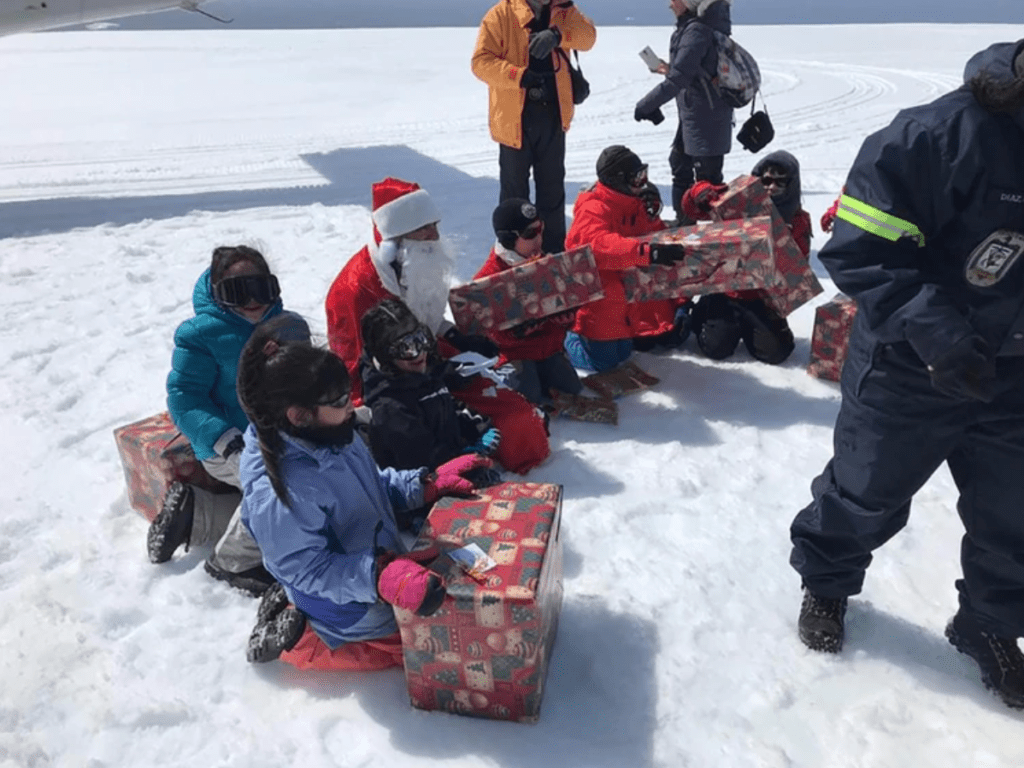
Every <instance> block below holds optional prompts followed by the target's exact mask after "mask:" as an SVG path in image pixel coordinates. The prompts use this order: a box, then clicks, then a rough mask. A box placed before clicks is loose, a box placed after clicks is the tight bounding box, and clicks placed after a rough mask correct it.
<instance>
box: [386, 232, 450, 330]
mask: <svg viewBox="0 0 1024 768" xmlns="http://www.w3.org/2000/svg"><path fill="white" fill-rule="evenodd" d="M398 264H399V265H400V266H401V268H402V276H401V278H400V279H399V281H398V282H399V285H400V286H401V287H402V300H403V301H404V302H405V303H406V306H408V307H409V309H410V310H412V313H413V314H414V315H416V319H417V320H419V321H420V322H421V323H423V324H424V325H425V326H427V327H428V328H429V329H430V330H431V332H432V333H435V334H436V333H437V331H438V329H439V328H440V327H441V321H442V320H444V311H445V307H447V306H448V290H449V289H450V288H451V282H452V272H453V268H454V264H455V258H454V256H453V255H452V250H451V247H450V246H449V245H448V243H447V242H446V241H445V240H443V239H442V240H403V241H402V245H401V246H400V247H399V248H398Z"/></svg>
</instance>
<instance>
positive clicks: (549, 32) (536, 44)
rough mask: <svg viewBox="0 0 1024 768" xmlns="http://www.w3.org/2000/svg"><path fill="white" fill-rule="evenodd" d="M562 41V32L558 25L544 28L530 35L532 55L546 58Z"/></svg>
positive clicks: (536, 57)
mask: <svg viewBox="0 0 1024 768" xmlns="http://www.w3.org/2000/svg"><path fill="white" fill-rule="evenodd" d="M561 42H562V33H561V32H559V31H558V28H557V27H549V28H548V29H542V30H541V31H540V32H534V33H533V34H532V35H530V56H531V58H534V59H546V58H547V57H548V56H550V55H551V52H552V51H553V50H555V48H557V47H558V45H559V44H560V43H561Z"/></svg>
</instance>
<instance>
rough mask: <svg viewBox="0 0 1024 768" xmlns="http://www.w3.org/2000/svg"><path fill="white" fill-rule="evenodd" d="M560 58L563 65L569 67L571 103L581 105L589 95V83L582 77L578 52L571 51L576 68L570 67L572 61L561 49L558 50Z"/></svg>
mask: <svg viewBox="0 0 1024 768" xmlns="http://www.w3.org/2000/svg"><path fill="white" fill-rule="evenodd" d="M558 52H559V53H560V54H561V56H562V58H563V59H565V63H566V64H568V65H569V77H570V78H571V80H572V103H573V104H582V103H583V102H584V101H586V100H587V97H588V96H589V95H590V83H588V82H587V78H585V77H584V76H583V67H581V66H580V54H579V51H573V52H572V53H573V55H574V56H575V57H576V66H575V67H574V66H573V65H572V61H570V60H569V55H568V54H567V53H566V52H565V51H563V50H562V49H561V48H559V49H558Z"/></svg>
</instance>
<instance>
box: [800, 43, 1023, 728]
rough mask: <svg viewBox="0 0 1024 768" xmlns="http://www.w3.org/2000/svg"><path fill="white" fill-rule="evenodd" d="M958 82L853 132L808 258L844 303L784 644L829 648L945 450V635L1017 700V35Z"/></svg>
mask: <svg viewBox="0 0 1024 768" xmlns="http://www.w3.org/2000/svg"><path fill="white" fill-rule="evenodd" d="M964 80H965V85H964V86H963V87H961V88H959V89H958V90H956V91H953V92H952V93H949V94H946V95H945V96H942V97H940V98H939V99H937V100H935V101H933V102H932V103H930V104H925V105H922V106H918V107H914V108H911V109H907V110H904V111H902V112H900V113H899V114H898V115H897V116H896V118H895V119H894V120H893V122H892V123H891V124H890V125H889V126H888V127H886V128H883V129H882V130H880V131H879V132H877V133H875V134H873V135H872V136H869V137H868V138H867V139H866V140H865V142H864V145H863V146H862V148H861V150H860V153H859V155H858V156H857V159H856V161H855V162H854V165H853V167H852V169H851V171H850V174H849V177H848V179H847V182H846V186H845V192H844V194H843V195H842V197H841V198H840V202H839V206H838V211H837V218H836V221H835V228H834V233H833V235H832V238H831V240H830V241H829V243H828V244H827V245H826V246H825V247H824V248H823V249H822V250H821V252H820V254H819V256H820V259H821V262H822V264H824V265H825V267H826V268H827V269H828V271H829V273H830V274H831V275H832V277H833V278H834V280H835V283H836V286H837V287H838V288H839V289H840V290H842V291H844V292H845V293H847V294H848V295H850V296H852V297H853V298H855V299H856V301H857V305H858V314H857V318H856V321H855V323H854V327H853V330H852V333H851V337H850V352H849V356H848V358H847V360H846V365H845V367H844V369H843V374H842V383H841V386H842V396H843V400H842V405H841V407H840V411H839V415H838V418H837V420H836V426H835V436H834V446H835V447H834V451H835V452H834V455H833V457H832V459H831V461H829V463H828V465H827V466H826V467H825V470H824V471H823V472H822V474H821V475H820V476H819V477H818V478H816V479H815V480H814V482H813V484H812V486H811V489H812V492H813V501H812V502H811V504H810V505H809V506H808V507H807V508H806V509H804V510H802V511H801V512H800V513H799V514H798V515H797V516H796V519H795V520H794V521H793V524H792V527H791V531H790V533H791V538H792V541H793V551H792V556H791V558H790V561H791V563H792V565H793V567H794V568H795V569H796V570H797V572H798V573H799V574H800V577H801V579H802V581H803V587H804V599H803V605H802V607H801V611H800V618H799V622H798V626H799V634H800V638H801V640H802V641H803V642H804V643H805V644H806V645H807V646H809V647H810V648H812V649H815V650H820V651H831V652H838V651H839V650H841V648H842V645H843V639H844V616H845V612H846V601H847V598H848V597H849V596H850V595H855V594H857V593H859V592H860V591H861V588H862V585H863V582H864V577H865V572H866V570H867V567H868V565H869V564H870V562H871V557H872V555H871V553H872V552H873V551H874V550H875V549H877V548H878V547H880V546H882V545H883V544H884V543H885V542H886V541H888V540H889V539H890V538H891V537H892V536H894V535H895V534H896V533H897V532H899V531H900V530H901V529H902V528H903V527H904V525H906V523H907V519H908V516H909V513H910V505H911V499H912V497H913V496H914V494H915V493H916V492H917V491H918V489H920V488H921V486H922V485H923V484H924V483H925V482H926V481H927V480H928V478H929V477H931V475H932V474H933V473H934V472H935V470H936V469H938V468H939V466H940V465H941V464H942V463H943V462H946V463H947V464H948V465H949V469H950V471H951V473H952V476H953V480H954V482H955V483H956V486H957V489H958V490H959V493H960V498H959V500H958V503H957V511H958V512H959V514H960V518H961V520H962V522H963V524H964V528H965V534H964V537H963V542H962V546H961V568H962V578H961V579H959V580H957V582H956V588H957V591H958V593H959V610H958V611H957V613H956V615H955V616H954V617H953V619H952V620H951V621H950V622H949V624H948V626H947V627H946V636H947V638H948V639H949V641H950V642H951V643H952V644H953V645H954V646H955V647H956V648H957V649H958V650H959V651H961V652H963V653H965V654H967V655H969V656H971V657H972V658H973V659H974V660H975V661H976V662H977V663H978V665H979V666H980V668H981V675H982V680H983V682H984V683H985V685H986V686H987V687H989V688H991V689H993V690H994V691H995V692H996V693H997V694H998V695H999V696H1000V697H1001V698H1002V700H1003V701H1004V702H1005V703H1006V704H1007V705H1008V706H1010V707H1014V708H1024V656H1022V654H1021V651H1020V649H1019V647H1018V645H1017V638H1019V637H1021V636H1024V483H1022V482H1021V480H1020V471H1021V468H1022V467H1024V259H1022V258H1021V255H1022V254H1024V40H1021V41H1018V42H1016V43H1002V44H997V45H993V46H991V47H990V48H988V49H986V50H984V51H982V52H980V53H978V54H976V55H975V56H974V57H973V58H972V59H971V60H970V61H969V62H968V64H967V68H966V70H965V77H964Z"/></svg>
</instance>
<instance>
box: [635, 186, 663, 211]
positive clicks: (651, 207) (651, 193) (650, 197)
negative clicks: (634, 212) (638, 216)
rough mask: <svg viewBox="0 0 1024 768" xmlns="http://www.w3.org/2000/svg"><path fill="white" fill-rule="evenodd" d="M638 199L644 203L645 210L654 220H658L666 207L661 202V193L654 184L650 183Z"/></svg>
mask: <svg viewBox="0 0 1024 768" xmlns="http://www.w3.org/2000/svg"><path fill="white" fill-rule="evenodd" d="M638 197H639V198H640V199H641V200H643V201H644V210H645V211H647V215H648V216H650V217H651V218H652V219H655V218H657V217H658V214H660V213H661V209H662V208H663V207H664V206H663V205H662V202H661V191H660V190H659V189H658V188H657V187H656V186H655V185H654V183H653V182H650V181H648V182H647V183H646V184H645V185H644V188H643V189H641V190H640V194H639V195H638Z"/></svg>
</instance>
